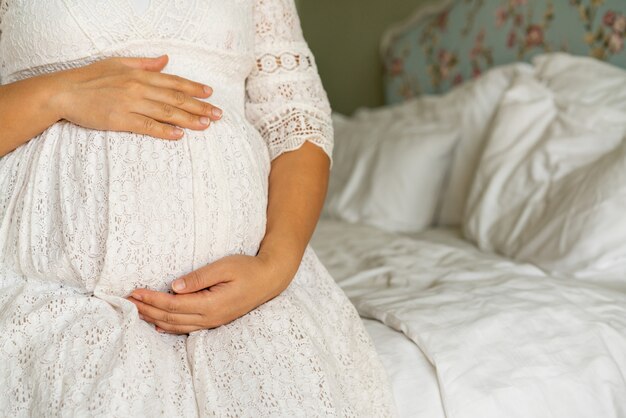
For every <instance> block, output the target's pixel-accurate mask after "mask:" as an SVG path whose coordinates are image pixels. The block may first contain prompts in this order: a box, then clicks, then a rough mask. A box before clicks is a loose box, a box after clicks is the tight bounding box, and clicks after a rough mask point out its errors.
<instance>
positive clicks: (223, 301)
mask: <svg viewBox="0 0 626 418" xmlns="http://www.w3.org/2000/svg"><path fill="white" fill-rule="evenodd" d="M279 271H285V270H284V269H280V268H279V266H278V265H275V264H274V263H272V262H271V261H270V260H269V259H268V258H266V257H265V256H263V255H259V256H256V257H253V256H246V255H232V256H228V257H224V258H222V259H220V260H217V261H216V262H214V263H211V264H207V265H206V266H204V267H202V268H200V269H198V270H195V271H192V272H191V273H189V274H187V275H185V276H182V277H180V278H178V279H176V280H175V281H174V282H172V289H173V290H174V291H175V292H176V293H177V294H174V295H173V294H170V293H165V292H156V291H153V290H148V289H136V290H134V291H133V292H132V294H131V296H129V297H127V299H128V300H130V301H131V302H133V303H134V304H135V305H136V306H137V310H138V311H139V315H140V316H141V317H142V319H144V320H145V321H147V322H150V323H152V324H154V325H155V326H156V329H157V330H158V331H161V332H167V333H173V334H189V333H190V332H193V331H197V330H200V329H207V328H215V327H218V326H220V325H224V324H227V323H229V322H231V321H233V320H235V319H237V318H239V317H241V316H243V315H245V314H247V313H248V312H250V311H251V310H253V309H255V308H256V307H258V306H260V305H262V304H263V303H265V302H267V301H268V300H270V299H272V298H274V297H275V296H278V295H279V294H280V293H281V292H282V291H283V290H284V289H285V288H286V287H287V286H288V285H289V283H290V282H291V277H288V276H286V274H285V273H280V272H279ZM181 284H184V287H180V286H179V285H181Z"/></svg>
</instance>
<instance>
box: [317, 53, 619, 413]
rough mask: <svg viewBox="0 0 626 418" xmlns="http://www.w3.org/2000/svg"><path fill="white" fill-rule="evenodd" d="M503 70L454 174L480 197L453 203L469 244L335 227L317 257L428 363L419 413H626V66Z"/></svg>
mask: <svg viewBox="0 0 626 418" xmlns="http://www.w3.org/2000/svg"><path fill="white" fill-rule="evenodd" d="M499 75H501V76H502V77H504V78H503V82H502V83H500V84H498V85H499V86H500V87H499V88H500V89H501V90H502V94H488V95H485V94H483V95H482V96H481V97H483V98H485V99H488V100H492V101H494V102H493V103H491V102H490V103H483V104H482V105H481V106H480V107H477V108H473V109H474V110H475V109H479V110H480V109H482V110H480V111H481V112H482V111H484V112H486V111H487V110H489V109H490V110H489V112H490V113H489V115H492V114H493V117H492V116H489V117H487V116H485V117H473V118H472V119H471V121H473V123H474V124H475V125H476V126H474V129H473V131H472V132H475V133H480V135H478V134H476V135H473V136H472V135H470V136H469V138H471V140H470V139H467V138H466V139H464V140H465V141H469V142H466V143H463V141H464V140H461V143H460V144H457V148H456V152H455V159H454V160H455V162H453V166H452V168H451V173H452V178H453V179H454V178H455V176H456V177H458V179H462V180H463V181H461V182H459V181H457V185H458V184H461V183H463V184H466V185H467V186H469V187H470V193H469V197H467V190H465V187H461V188H458V187H457V188H455V187H452V186H449V187H448V192H447V194H448V195H450V196H452V197H456V198H455V199H452V198H451V197H450V196H447V197H445V199H444V204H443V207H446V206H448V207H450V206H452V207H454V208H457V209H458V208H464V215H463V219H462V220H461V221H462V229H461V230H462V232H463V235H464V236H463V238H461V236H460V233H459V234H457V236H456V237H455V236H454V234H451V233H450V232H447V233H444V232H442V231H441V230H439V231H429V232H425V233H420V234H418V235H416V236H406V235H405V236H403V235H398V234H390V233H383V232H381V231H379V230H376V229H375V228H371V227H365V226H358V225H348V224H345V223H340V222H333V221H324V222H322V224H321V225H320V227H319V229H318V231H317V232H316V237H315V240H314V248H315V249H316V251H317V252H318V255H319V256H320V258H321V259H322V261H323V262H324V264H325V265H326V266H327V267H328V268H329V269H330V270H331V273H332V274H333V276H334V277H336V278H337V279H338V281H339V283H340V285H341V286H342V288H343V289H344V290H345V291H346V293H347V294H348V296H349V297H350V298H351V300H352V301H353V302H354V304H355V305H356V307H357V309H358V310H359V312H360V314H361V315H362V316H363V317H366V318H374V319H377V320H379V321H381V322H383V323H384V324H386V325H387V326H389V327H391V328H393V329H394V330H396V331H399V332H402V333H404V334H405V335H406V336H407V337H408V338H410V340H411V341H413V342H414V343H415V344H416V345H417V346H418V347H419V349H420V350H421V352H422V353H423V355H424V356H425V357H426V358H427V359H428V361H429V362H430V363H431V364H432V366H433V368H434V371H435V375H436V378H437V384H438V388H437V390H438V391H439V394H440V399H441V400H440V402H439V399H436V400H432V402H431V401H429V400H426V399H424V398H423V397H422V398H420V393H432V386H433V384H432V383H431V385H430V386H429V388H430V389H429V390H425V389H424V388H422V387H416V389H415V390H416V393H415V396H416V399H418V400H419V401H420V402H422V403H424V404H425V405H427V406H428V408H426V409H424V411H430V412H424V415H422V416H425V417H427V416H435V415H436V413H434V412H433V411H435V410H436V409H437V408H438V407H439V408H441V407H443V411H440V412H441V413H445V415H446V416H447V417H449V418H464V417H467V418H474V417H486V418H488V417H494V418H495V417H497V418H501V417H506V418H510V417H532V418H537V417H563V418H573V417H581V418H582V417H584V418H588V417H603V418H610V417H626V71H624V70H622V69H619V68H616V67H612V66H610V65H608V64H604V63H601V62H599V61H596V60H593V59H591V58H581V57H573V56H570V55H566V54H550V55H544V56H540V57H538V58H536V59H535V61H534V62H533V66H532V68H531V69H529V68H528V67H525V66H522V67H519V68H518V67H515V66H513V67H509V68H508V69H507V68H502V69H494V70H492V71H491V72H490V75H489V77H491V78H494V77H495V79H497V76H499ZM484 80H488V79H484ZM483 84H484V83H482V84H481V83H480V82H478V83H474V84H473V85H472V86H474V87H473V88H472V89H468V88H466V89H464V90H459V91H460V93H459V94H465V93H467V94H478V93H477V92H480V91H483V90H484V87H485V86H483ZM466 99H467V98H466ZM469 99H470V100H469V102H471V97H470V98H469ZM496 100H497V102H495V101H496ZM485 109H486V110H485ZM494 109H495V110H494ZM472 111H473V110H472ZM468 112H470V110H468ZM483 116H484V115H483ZM465 137H467V135H466V136H465ZM463 157H466V158H465V160H463ZM456 160H459V161H464V163H465V165H464V166H462V167H461V166H459V165H458V161H456ZM475 161H477V162H478V164H477V165H476V166H474V162H475ZM466 166H467V167H466ZM459 167H461V168H459ZM459 173H462V174H463V176H460V177H459ZM473 173H476V174H475V175H474V174H473ZM390 181H391V180H390ZM451 184H454V181H452V182H451ZM457 189H458V190H457ZM461 189H462V190H461ZM461 191H462V192H463V193H460V192H461ZM466 199H467V200H466ZM387 204H391V203H389V202H388V203H387ZM452 218H454V217H452ZM452 218H451V219H452ZM455 219H456V218H455ZM469 241H472V242H475V243H476V245H477V246H474V245H473V244H470V243H469ZM497 254H501V255H497ZM411 367H413V366H411ZM430 379H431V380H429V377H428V375H426V377H425V380H424V382H427V381H429V382H432V377H431V378H430ZM396 393H398V391H396ZM431 398H432V396H431ZM405 400H406V399H402V400H401V401H402V402H404V401H405ZM438 402H439V403H438ZM404 406H406V405H404V404H403V405H402V407H404ZM401 409H402V408H401ZM408 410H409V409H405V411H408ZM413 411H416V409H413ZM410 414H411V413H410V412H407V414H406V416H411V415H410Z"/></svg>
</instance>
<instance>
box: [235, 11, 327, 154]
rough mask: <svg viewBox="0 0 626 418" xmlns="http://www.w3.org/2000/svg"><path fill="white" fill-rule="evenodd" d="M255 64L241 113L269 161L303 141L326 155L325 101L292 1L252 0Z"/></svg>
mask: <svg viewBox="0 0 626 418" xmlns="http://www.w3.org/2000/svg"><path fill="white" fill-rule="evenodd" d="M254 21H255V30H256V35H255V36H256V40H255V56H256V67H255V69H254V70H253V71H252V73H251V74H250V76H249V77H248V80H247V84H246V116H247V118H248V119H249V120H250V121H251V122H252V124H253V125H254V126H255V127H256V128H257V129H258V130H259V132H260V133H261V135H262V136H263V138H264V139H265V141H266V142H267V144H268V147H269V150H270V156H271V158H272V160H273V159H274V158H276V157H278V156H279V155H281V154H282V153H284V152H286V151H292V150H295V149H297V148H299V147H300V146H301V145H302V144H304V142H305V141H307V140H308V141H310V142H312V143H314V144H315V145H317V146H319V147H321V148H322V149H323V150H324V151H325V152H326V154H327V155H328V156H329V158H331V164H332V148H333V128H332V122H331V117H330V113H331V110H330V105H329V103H328V97H327V95H326V91H325V90H324V87H323V86H322V82H321V80H320V77H319V74H318V72H317V66H316V65H315V60H314V57H313V54H312V53H311V50H310V49H309V47H308V45H307V43H306V41H305V40H304V37H303V35H302V29H301V27H300V19H299V17H298V13H297V11H296V7H295V3H294V0H255V6H254Z"/></svg>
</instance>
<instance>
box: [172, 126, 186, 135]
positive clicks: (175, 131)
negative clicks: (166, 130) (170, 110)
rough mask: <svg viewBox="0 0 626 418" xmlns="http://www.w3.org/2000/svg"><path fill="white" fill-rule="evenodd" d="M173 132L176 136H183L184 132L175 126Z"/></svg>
mask: <svg viewBox="0 0 626 418" xmlns="http://www.w3.org/2000/svg"><path fill="white" fill-rule="evenodd" d="M172 132H173V133H174V135H176V136H181V135H182V134H183V130H182V129H180V128H173V129H172Z"/></svg>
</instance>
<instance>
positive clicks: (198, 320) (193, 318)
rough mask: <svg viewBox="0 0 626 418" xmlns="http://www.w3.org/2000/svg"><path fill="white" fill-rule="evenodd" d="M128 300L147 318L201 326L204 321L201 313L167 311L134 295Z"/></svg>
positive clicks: (175, 323)
mask: <svg viewBox="0 0 626 418" xmlns="http://www.w3.org/2000/svg"><path fill="white" fill-rule="evenodd" d="M128 300H130V301H131V302H133V303H134V304H135V306H137V311H138V312H139V314H140V315H142V316H143V317H144V319H145V320H148V319H152V320H154V321H160V322H163V323H168V324H171V325H193V326H201V325H202V323H203V316H202V315H199V314H195V313H178V312H167V311H164V310H162V309H159V308H157V307H154V306H152V305H148V304H147V303H143V302H140V301H138V300H137V299H135V298H132V297H131V298H128ZM148 322H152V321H148Z"/></svg>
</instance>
